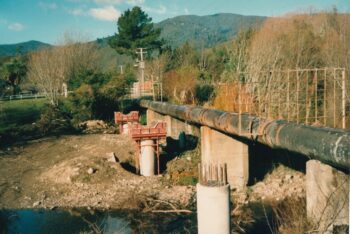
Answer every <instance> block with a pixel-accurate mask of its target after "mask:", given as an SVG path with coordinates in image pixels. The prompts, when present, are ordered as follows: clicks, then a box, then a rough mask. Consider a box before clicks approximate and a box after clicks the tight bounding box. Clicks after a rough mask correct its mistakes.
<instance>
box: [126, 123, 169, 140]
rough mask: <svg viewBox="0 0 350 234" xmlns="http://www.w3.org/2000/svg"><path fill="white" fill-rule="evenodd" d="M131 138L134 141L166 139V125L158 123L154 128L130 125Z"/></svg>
mask: <svg viewBox="0 0 350 234" xmlns="http://www.w3.org/2000/svg"><path fill="white" fill-rule="evenodd" d="M130 127H131V128H130V136H131V138H132V139H134V140H157V139H165V138H166V123H165V122H158V123H156V124H155V125H154V126H153V127H147V126H142V125H141V124H131V125H130Z"/></svg>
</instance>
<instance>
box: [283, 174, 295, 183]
mask: <svg viewBox="0 0 350 234" xmlns="http://www.w3.org/2000/svg"><path fill="white" fill-rule="evenodd" d="M291 179H293V176H292V175H290V174H288V175H285V177H284V180H285V181H289V180H291Z"/></svg>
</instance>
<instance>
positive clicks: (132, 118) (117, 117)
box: [114, 111, 139, 124]
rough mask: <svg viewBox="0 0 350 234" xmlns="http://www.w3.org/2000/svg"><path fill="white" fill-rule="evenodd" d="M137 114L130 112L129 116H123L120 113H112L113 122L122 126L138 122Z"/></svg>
mask: <svg viewBox="0 0 350 234" xmlns="http://www.w3.org/2000/svg"><path fill="white" fill-rule="evenodd" d="M138 121H139V112H138V111H131V112H130V113H129V114H126V115H124V114H123V113H121V112H114V122H115V123H116V124H124V123H128V122H138Z"/></svg>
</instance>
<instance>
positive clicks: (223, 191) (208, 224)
mask: <svg viewBox="0 0 350 234" xmlns="http://www.w3.org/2000/svg"><path fill="white" fill-rule="evenodd" d="M197 220H198V233H199V234H213V233H215V234H229V233H230V186H229V185H228V184H227V185H223V186H205V185H201V184H199V183H198V184H197Z"/></svg>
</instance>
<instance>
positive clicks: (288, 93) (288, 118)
mask: <svg viewBox="0 0 350 234" xmlns="http://www.w3.org/2000/svg"><path fill="white" fill-rule="evenodd" d="M287 80H288V83H287V121H288V122H289V121H290V103H289V102H290V100H289V99H290V71H289V69H288V71H287Z"/></svg>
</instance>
